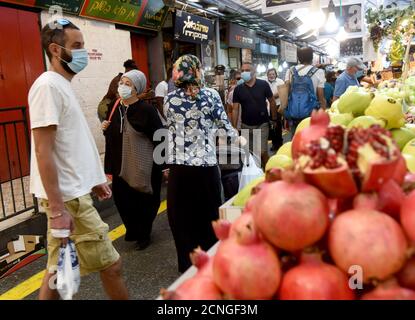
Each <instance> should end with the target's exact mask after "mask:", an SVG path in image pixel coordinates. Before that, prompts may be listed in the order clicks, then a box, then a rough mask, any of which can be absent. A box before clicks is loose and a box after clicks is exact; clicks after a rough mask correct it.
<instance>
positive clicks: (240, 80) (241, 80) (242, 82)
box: [236, 79, 245, 86]
mask: <svg viewBox="0 0 415 320" xmlns="http://www.w3.org/2000/svg"><path fill="white" fill-rule="evenodd" d="M244 82H245V81H244V79H239V80H238V82H237V83H236V84H237V85H238V86H239V85H240V84H244Z"/></svg>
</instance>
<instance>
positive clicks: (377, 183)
mask: <svg viewBox="0 0 415 320" xmlns="http://www.w3.org/2000/svg"><path fill="white" fill-rule="evenodd" d="M400 158H401V153H400V151H399V148H398V147H397V146H396V143H395V142H394V141H393V140H392V138H391V133H390V131H388V130H386V129H384V128H382V127H381V126H379V125H372V126H371V127H370V128H369V129H364V128H360V127H358V128H352V129H350V131H349V132H348V133H347V150H346V160H347V163H348V164H349V167H350V168H351V170H352V171H353V172H355V175H356V176H357V177H358V178H360V181H361V190H362V191H363V192H370V191H378V190H379V189H380V188H381V187H382V185H383V184H384V183H385V182H387V181H388V180H390V179H393V177H394V174H395V171H396V168H397V166H398V163H399V160H400Z"/></svg>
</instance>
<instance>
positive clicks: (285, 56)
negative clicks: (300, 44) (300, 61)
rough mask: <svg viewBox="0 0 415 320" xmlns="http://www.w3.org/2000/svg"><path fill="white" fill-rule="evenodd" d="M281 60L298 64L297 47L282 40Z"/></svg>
mask: <svg viewBox="0 0 415 320" xmlns="http://www.w3.org/2000/svg"><path fill="white" fill-rule="evenodd" d="M281 60H284V61H286V62H291V63H296V62H297V46H296V45H295V44H293V43H290V42H287V41H283V40H281Z"/></svg>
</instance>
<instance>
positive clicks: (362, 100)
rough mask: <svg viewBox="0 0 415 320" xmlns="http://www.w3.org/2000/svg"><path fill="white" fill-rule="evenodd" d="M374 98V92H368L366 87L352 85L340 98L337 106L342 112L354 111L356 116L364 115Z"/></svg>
mask: <svg viewBox="0 0 415 320" xmlns="http://www.w3.org/2000/svg"><path fill="white" fill-rule="evenodd" d="M373 98H374V95H373V93H370V92H368V91H367V90H366V89H364V88H361V87H357V86H351V87H348V88H347V90H346V92H345V93H344V94H342V96H341V97H340V98H339V102H338V104H337V108H338V110H339V112H340V113H352V114H353V116H355V117H358V116H362V115H364V114H365V110H366V109H367V107H369V104H370V103H371V101H372V99H373Z"/></svg>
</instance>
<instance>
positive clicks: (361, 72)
mask: <svg viewBox="0 0 415 320" xmlns="http://www.w3.org/2000/svg"><path fill="white" fill-rule="evenodd" d="M361 77H363V70H359V71H357V72H356V78H358V79H359V78H361Z"/></svg>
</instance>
